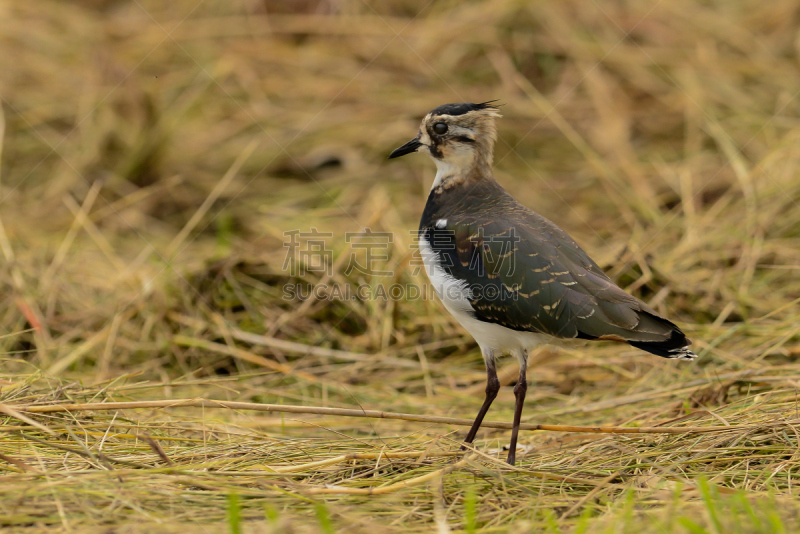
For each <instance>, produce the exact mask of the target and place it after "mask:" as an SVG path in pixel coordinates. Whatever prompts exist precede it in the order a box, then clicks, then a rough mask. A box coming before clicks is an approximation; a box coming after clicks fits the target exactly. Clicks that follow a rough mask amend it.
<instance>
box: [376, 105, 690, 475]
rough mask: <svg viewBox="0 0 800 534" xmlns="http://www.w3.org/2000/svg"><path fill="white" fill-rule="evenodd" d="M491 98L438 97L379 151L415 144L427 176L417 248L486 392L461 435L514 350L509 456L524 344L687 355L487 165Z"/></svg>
mask: <svg viewBox="0 0 800 534" xmlns="http://www.w3.org/2000/svg"><path fill="white" fill-rule="evenodd" d="M492 102H494V101H490V102H484V103H481V104H470V103H462V104H445V105H443V106H439V107H438V108H436V109H434V110H433V111H431V112H430V113H428V114H427V115H425V118H424V119H422V125H421V126H420V129H419V133H418V134H417V136H416V137H415V138H414V139H412V140H411V141H409V142H408V143H406V144H405V145H403V146H401V147H400V148H398V149H396V150H395V151H393V152H392V153H391V155H390V156H389V158H390V159H391V158H397V157H399V156H403V155H406V154H410V153H412V152H424V153H426V154H428V155H429V156H430V157H431V158H433V161H434V162H435V163H436V168H437V172H436V177H435V178H434V180H433V186H432V187H431V192H430V194H429V196H428V201H427V204H426V205H425V210H424V212H423V213H422V220H421V221H420V225H419V250H420V254H421V256H422V260H423V264H424V265H425V270H426V272H427V274H428V277H429V278H430V281H431V283H432V285H433V287H434V291H435V292H436V294H437V295H438V297H439V298H440V299H441V300H442V302H443V303H444V306H445V308H447V310H448V311H449V312H450V313H451V314H453V316H454V317H455V318H456V319H457V320H458V322H459V323H461V325H462V326H463V327H464V328H465V329H466V330H467V331H468V332H469V333H470V334H471V335H472V336H473V337H474V338H475V341H477V343H478V345H479V346H480V349H481V353H482V354H483V359H484V361H485V363H486V372H487V383H486V398H485V400H484V402H483V406H481V409H480V411H479V412H478V415H477V417H476V418H475V422H474V423H473V424H472V428H471V429H470V431H469V433H468V434H467V437H466V440H465V442H466V443H472V441H473V440H474V439H475V435H476V434H477V432H478V428H480V426H481V422H482V421H483V418H484V416H485V415H486V412H487V411H488V410H489V406H491V404H492V401H493V400H494V399H495V397H496V396H497V392H498V391H499V389H500V382H499V381H498V379H497V372H496V369H495V357H496V356H499V355H501V354H504V353H509V354H513V355H514V356H516V357H517V359H518V360H519V379H518V380H517V384H516V386H515V387H514V396H515V398H516V409H515V411H514V425H513V430H512V432H511V444H510V447H509V451H508V463H509V464H511V465H514V459H515V453H516V447H517V435H518V433H519V423H520V417H521V415H522V405H523V402H524V401H525V392H526V390H527V388H528V385H527V378H526V367H527V358H528V353H529V352H530V351H531V350H532V349H533V348H535V347H537V346H539V345H541V344H544V343H549V342H551V341H554V338H562V339H570V338H572V339H575V338H577V339H587V340H598V339H599V340H613V341H620V342H625V343H628V344H629V345H632V346H634V347H636V348H638V349H642V350H644V351H647V352H650V353H653V354H656V355H658V356H662V357H664V358H675V359H679V360H691V359H693V358H696V355H695V354H694V353H693V352H692V351H691V350H689V348H688V347H689V345H690V344H691V341H689V340H688V339H686V336H685V335H684V334H683V332H681V330H680V328H678V327H677V326H675V325H674V324H673V323H671V322H670V321H668V320H667V319H665V318H664V317H661V315H659V314H658V313H657V312H656V311H655V310H653V309H652V308H651V307H650V306H648V305H647V304H645V303H644V302H642V301H641V300H639V299H637V298H636V297H633V296H631V295H629V294H628V293H626V292H625V291H623V290H622V289H620V288H619V287H618V286H617V285H616V284H615V283H614V282H613V281H612V280H611V279H610V278H609V277H608V276H606V274H605V273H604V272H603V270H602V269H601V268H600V267H599V266H598V265H597V264H596V263H595V262H594V261H593V260H592V259H591V258H590V257H589V255H588V254H586V252H584V250H583V249H582V248H581V247H580V246H578V244H577V243H576V242H575V241H574V240H573V239H572V238H571V237H570V236H569V235H567V233H566V232H564V230H562V229H561V228H559V227H558V226H556V225H555V224H553V223H552V222H550V221H549V220H547V219H545V218H544V217H542V216H541V215H539V214H537V213H534V212H533V211H532V210H530V209H528V208H526V207H525V206H523V205H521V204H519V203H518V202H517V201H516V200H514V199H513V198H512V197H511V195H509V194H508V193H507V192H506V191H505V190H504V189H503V188H502V187H501V186H500V184H498V183H497V181H495V179H494V176H493V174H492V158H493V152H494V143H495V140H496V139H497V128H496V126H495V119H496V118H499V117H500V114H499V112H498V111H499V110H498V108H497V107H496V106H493V105H492Z"/></svg>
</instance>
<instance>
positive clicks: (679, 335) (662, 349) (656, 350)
mask: <svg viewBox="0 0 800 534" xmlns="http://www.w3.org/2000/svg"><path fill="white" fill-rule="evenodd" d="M662 320H663V321H665V322H669V321H666V319H662ZM670 324H672V323H670ZM672 326H673V330H672V333H671V334H670V337H669V339H667V340H665V341H628V343H629V344H630V345H631V346H633V347H636V348H637V349H642V350H646V351H647V352H650V353H652V354H655V355H656V356H661V357H663V358H674V359H678V360H694V359H695V358H697V354H695V353H694V352H692V351H691V350H689V345H691V344H692V342H691V340H689V339H687V338H686V336H685V335H684V334H683V332H681V330H680V328H678V327H677V326H675V325H672Z"/></svg>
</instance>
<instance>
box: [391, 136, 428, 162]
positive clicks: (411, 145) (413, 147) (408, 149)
mask: <svg viewBox="0 0 800 534" xmlns="http://www.w3.org/2000/svg"><path fill="white" fill-rule="evenodd" d="M421 146H422V143H420V142H419V137H415V138H414V139H412V140H411V141H409V142H408V143H406V144H404V145H403V146H401V147H400V148H395V149H394V150H393V151H392V153H391V154H389V159H392V158H399V157H400V156H405V155H406V154H411V153H412V152H416V151H417V149H418V148H419V147H421Z"/></svg>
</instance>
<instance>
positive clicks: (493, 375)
mask: <svg viewBox="0 0 800 534" xmlns="http://www.w3.org/2000/svg"><path fill="white" fill-rule="evenodd" d="M483 359H484V361H485V362H486V398H485V399H484V400H483V406H481V409H480V411H479V412H478V415H477V417H475V421H474V422H473V423H472V428H470V429H469V434H467V439H465V440H464V443H472V442H473V440H474V439H475V435H476V434H477V433H478V429H479V428H480V427H481V423H482V422H483V418H484V417H485V416H486V412H488V411H489V406H491V405H492V401H493V400H494V399H495V397H497V392H498V391H500V380H498V379H497V369H496V368H495V364H494V355H493V354H491V353H487V352H484V353H483ZM464 449H466V446H463V445H462V447H461V450H464Z"/></svg>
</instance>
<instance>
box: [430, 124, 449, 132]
mask: <svg viewBox="0 0 800 534" xmlns="http://www.w3.org/2000/svg"><path fill="white" fill-rule="evenodd" d="M433 131H434V132H436V133H437V134H439V135H444V134H445V133H447V125H446V124H445V123H443V122H437V123H436V124H434V125H433Z"/></svg>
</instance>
